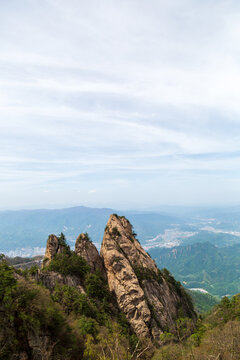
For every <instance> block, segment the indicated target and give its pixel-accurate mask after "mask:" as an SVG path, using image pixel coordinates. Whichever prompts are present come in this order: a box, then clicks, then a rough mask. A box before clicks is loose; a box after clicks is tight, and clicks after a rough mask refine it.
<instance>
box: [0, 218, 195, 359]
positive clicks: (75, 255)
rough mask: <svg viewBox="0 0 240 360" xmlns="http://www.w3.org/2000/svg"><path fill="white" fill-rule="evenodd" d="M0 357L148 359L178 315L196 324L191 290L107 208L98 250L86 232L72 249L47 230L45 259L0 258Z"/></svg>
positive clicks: (192, 325) (128, 224)
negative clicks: (23, 263) (16, 261)
mask: <svg viewBox="0 0 240 360" xmlns="http://www.w3.org/2000/svg"><path fill="white" fill-rule="evenodd" d="M0 300H1V301H0V324H1V327H0V358H1V359H3V360H4V359H6V360H7V359H8V360H13V359H21V360H23V359H24V360H25V359H26V360H27V359H32V360H38V359H42V360H48V359H56V360H60V359H64V360H67V359H69V360H70V359H71V360H78V359H79V360H80V359H86V360H87V359H92V360H97V359H111V360H113V359H122V360H123V359H150V357H151V356H152V354H153V351H154V350H155V348H156V347H159V346H160V345H161V343H162V341H161V334H163V333H164V332H165V331H171V332H172V333H173V334H175V335H176V326H175V323H176V320H177V319H179V318H183V319H184V321H185V322H188V323H191V328H192V329H193V328H194V324H195V322H196V314H195V312H194V309H193V305H192V302H191V299H190V297H189V295H188V294H187V293H186V292H185V291H184V289H183V287H182V286H181V284H180V283H178V282H176V280H175V279H174V278H173V277H172V276H171V274H170V273H169V272H168V271H167V270H166V269H165V270H164V271H160V270H159V269H158V268H157V267H156V264H155V263H154V261H153V260H152V259H151V257H150V256H149V255H148V254H147V253H146V252H145V250H144V249H143V248H142V246H141V245H140V243H139V242H138V240H137V239H136V237H135V233H134V232H133V230H132V225H131V224H130V222H129V221H128V220H127V219H126V218H125V217H123V216H118V215H116V214H113V215H111V216H110V218H109V220H108V222H107V226H106V227H105V230H104V236H103V241H102V245H101V252H100V254H99V253H98V251H97V249H96V247H95V245H94V244H93V243H92V242H91V240H90V238H89V236H88V235H87V234H84V233H82V234H80V235H79V236H78V238H77V240H76V243H75V250H74V251H72V250H71V249H70V247H69V245H68V244H67V242H66V239H65V236H64V235H63V234H62V233H61V235H60V236H56V235H53V234H52V235H50V236H49V238H48V241H47V246H46V251H45V257H44V259H43V267H42V269H39V268H38V267H37V266H33V267H31V268H30V269H25V270H21V269H14V268H13V267H11V266H9V265H8V263H7V260H5V259H4V257H2V258H1V263H0Z"/></svg>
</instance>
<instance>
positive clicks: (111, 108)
mask: <svg viewBox="0 0 240 360" xmlns="http://www.w3.org/2000/svg"><path fill="white" fill-rule="evenodd" d="M0 10H1V11H0V24H1V25H0V36H1V49H0V150H1V152H0V153H1V156H0V169H1V178H0V181H1V184H3V183H4V184H5V185H4V189H3V190H2V191H3V192H6V191H9V192H10V188H11V196H10V198H8V199H6V200H5V201H6V204H8V203H9V201H10V202H11V203H12V204H14V201H15V199H16V194H17V193H19V192H22V194H23V195H24V194H25V197H26V198H27V197H29V194H28V192H27V190H26V189H27V187H28V188H29V186H31V187H32V190H31V191H32V193H31V199H32V201H33V202H34V201H35V200H34V199H36V201H38V200H39V199H38V195H37V194H39V193H41V192H43V191H44V189H45V188H47V189H48V188H49V184H51V186H53V184H55V187H56V189H58V191H59V193H58V194H56V197H57V196H59V194H62V195H61V196H63V197H66V198H67V196H68V192H69V191H70V190H69V188H70V187H71V186H72V185H74V187H75V189H78V188H79V186H81V187H82V188H81V190H80V192H79V193H78V194H79V198H78V199H77V200H76V199H74V200H72V201H79V202H81V201H82V202H84V201H88V199H85V198H84V197H83V196H84V195H83V194H84V193H85V194H88V193H93V192H94V190H95V187H97V188H98V186H101V189H102V188H105V186H104V184H105V183H106V182H108V184H109V188H106V191H105V193H104V191H101V193H102V195H101V194H100V193H98V192H97V194H96V196H94V198H97V197H99V203H100V202H101V199H104V201H105V199H106V201H107V199H110V200H111V199H112V198H113V195H112V194H113V193H114V191H116V186H114V185H113V184H115V185H116V183H117V181H118V180H119V181H120V182H119V185H118V186H119V187H121V184H124V189H125V191H126V198H128V199H129V204H130V203H131V201H132V199H133V197H135V198H139V199H140V200H139V201H141V195H142V192H143V188H144V185H143V184H142V185H140V184H138V189H139V194H138V195H136V194H135V195H133V192H132V190H131V189H130V185H129V188H128V184H130V183H131V181H132V176H133V177H135V181H137V180H140V179H142V181H143V182H144V181H145V178H146V177H150V178H152V177H153V174H158V175H159V174H160V173H161V174H162V173H163V172H164V173H166V175H167V174H169V176H171V174H172V172H174V171H175V172H176V175H174V176H176V179H178V178H180V177H181V176H182V174H183V173H184V174H186V172H188V173H189V174H190V175H191V176H195V173H196V172H211V176H213V174H215V176H216V177H215V178H214V177H212V178H211V179H212V180H211V179H210V178H209V179H210V180H209V181H210V182H211V181H212V184H213V183H214V182H215V181H217V180H216V179H217V176H218V175H217V173H218V172H220V171H223V172H224V173H223V175H222V176H223V177H226V178H229V176H231V174H232V176H235V175H233V173H234V174H235V172H236V169H237V168H238V167H239V155H238V153H239V152H240V145H239V144H240V141H239V140H240V124H239V123H240V121H239V115H240V85H239V84H240V65H239V61H238V59H239V55H240V44H239V42H238V38H239V36H238V35H239V33H240V26H239V23H240V21H239V20H240V11H239V10H240V5H239V3H237V2H235V1H233V2H226V1H213V2H211V3H209V2H208V3H207V2H198V1H190V0H184V1H181V2H180V1H178V0H173V1H171V2H168V3H167V2H164V1H157V0H151V1H150V2H144V1H141V0H140V1H139V0H138V1H137V0H133V1H131V2H126V1H122V2H119V1H112V2H108V1H101V2H99V1H96V0H91V1H90V2H88V3H85V2H82V1H80V2H79V1H77V0H69V1H68V2H67V3H66V1H63V0H45V1H43V2H37V1H35V0H32V1H30V0H23V1H21V2H19V1H17V0H15V1H14V0H13V1H11V5H10V3H8V2H2V3H1V5H0ZM194 155H196V156H195V157H194ZM104 174H105V175H104ZM133 174H134V175H133ZM190 175H189V179H190V177H191V176H190ZM184 176H185V175H184ZM159 179H160V180H159ZM159 181H160V183H159ZM161 181H162V183H161ZM9 182H11V183H12V184H14V186H15V189H14V188H13V187H10V185H9V187H8V186H7V184H8V183H9ZM60 184H61V185H60ZM201 184H202V185H201ZM41 186H42V188H41ZM90 186H91V187H92V190H90V191H89V190H88V189H89V187H90ZM159 186H160V187H161V186H166V187H168V183H167V182H164V181H163V180H161V176H160V177H156V182H155V183H154V184H153V183H152V184H151V187H152V191H153V193H156V192H157V191H158V188H159ZM176 186H177V187H178V185H177V180H176ZM197 186H198V187H199V186H200V187H201V186H202V192H203V193H204V189H205V190H206V192H207V193H206V199H209V193H208V190H207V189H206V184H205V183H203V182H202V183H201V182H200V183H198V185H197ZM209 186H211V184H210V185H209ZM39 189H40V191H39ZM49 189H51V187H50V188H49ZM51 190H52V189H51ZM195 190H196V191H197V190H198V189H197V187H196V189H195ZM56 191H57V190H56ZM74 191H75V190H74ZM179 191H182V190H180V187H179ZM0 192H1V191H0ZM49 192H50V193H51V194H55V193H54V192H52V191H50V190H49ZM166 192H167V190H166ZM75 193H76V191H75ZM222 194H223V191H222V189H221V191H219V196H222ZM48 195H49V198H50V194H48ZM46 196H47V194H46ZM51 196H54V195H51ZM81 196H82V197H81ZM101 196H102V198H101ZM169 196H170V197H172V196H173V195H169ZM174 196H177V195H176V194H175V193H174ZM135 198H134V199H135ZM201 198H202V196H201ZM40 200H41V199H40ZM40 200H39V201H40ZM118 200H121V199H120V194H119V195H116V203H117V201H118ZM19 201H20V200H19ZM29 201H30V200H29ZM49 201H50V200H49ZM51 201H52V202H54V197H53V198H51ZM115 206H116V205H115ZM129 206H130V205H129Z"/></svg>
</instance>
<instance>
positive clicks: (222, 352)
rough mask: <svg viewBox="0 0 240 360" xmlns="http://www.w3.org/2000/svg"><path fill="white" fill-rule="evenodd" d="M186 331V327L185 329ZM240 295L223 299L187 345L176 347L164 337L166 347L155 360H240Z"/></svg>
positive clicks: (181, 344) (172, 339) (156, 355)
mask: <svg viewBox="0 0 240 360" xmlns="http://www.w3.org/2000/svg"><path fill="white" fill-rule="evenodd" d="M186 328H187V327H185V329H186ZM239 339H240V295H235V296H234V297H233V298H232V299H231V300H229V299H228V298H226V297H225V298H223V299H222V300H221V302H220V303H219V305H217V306H215V307H214V308H213V310H212V311H211V313H210V314H209V315H208V316H206V318H205V319H203V320H198V324H197V327H196V330H195V333H194V334H192V335H191V336H190V337H189V338H188V339H187V340H186V341H181V339H178V340H180V341H179V343H178V344H176V343H175V340H176V339H175V338H174V337H173V336H172V337H171V336H170V335H169V334H168V337H167V334H165V341H166V343H167V345H165V346H163V347H162V348H161V349H160V350H158V351H157V352H156V353H155V355H154V357H153V360H171V359H173V360H184V359H193V360H208V359H218V360H220V359H222V360H230V359H233V360H239V359H240V342H239Z"/></svg>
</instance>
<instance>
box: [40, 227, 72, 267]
mask: <svg viewBox="0 0 240 360" xmlns="http://www.w3.org/2000/svg"><path fill="white" fill-rule="evenodd" d="M66 247H67V244H66V242H65V237H64V235H63V234H61V235H60V236H59V237H57V236H56V235H54V234H51V235H49V237H48V241H47V246H46V251H45V256H44V259H43V266H47V265H49V263H50V262H51V260H52V259H53V258H54V256H55V255H56V254H60V253H62V252H64V250H65V249H66Z"/></svg>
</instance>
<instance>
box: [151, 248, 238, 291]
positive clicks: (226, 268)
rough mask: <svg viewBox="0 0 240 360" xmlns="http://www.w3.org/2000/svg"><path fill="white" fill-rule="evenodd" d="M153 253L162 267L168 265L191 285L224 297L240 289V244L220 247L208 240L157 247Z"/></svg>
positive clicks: (175, 273) (169, 268)
mask: <svg viewBox="0 0 240 360" xmlns="http://www.w3.org/2000/svg"><path fill="white" fill-rule="evenodd" d="M149 253H150V255H151V256H152V258H153V259H155V261H156V263H157V265H158V267H159V268H164V267H167V268H168V270H170V271H171V272H172V274H173V275H174V276H175V277H176V279H177V280H179V281H181V282H182V283H183V284H184V285H185V287H187V288H189V289H191V288H200V289H204V290H206V291H208V292H209V293H210V294H212V295H217V296H220V297H221V296H224V295H234V294H236V293H238V292H240V267H239V264H240V244H235V245H232V246H228V247H223V248H217V247H216V246H214V245H213V244H211V243H209V242H206V243H196V244H192V245H185V246H178V247H174V248H171V249H166V248H154V249H150V250H149Z"/></svg>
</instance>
